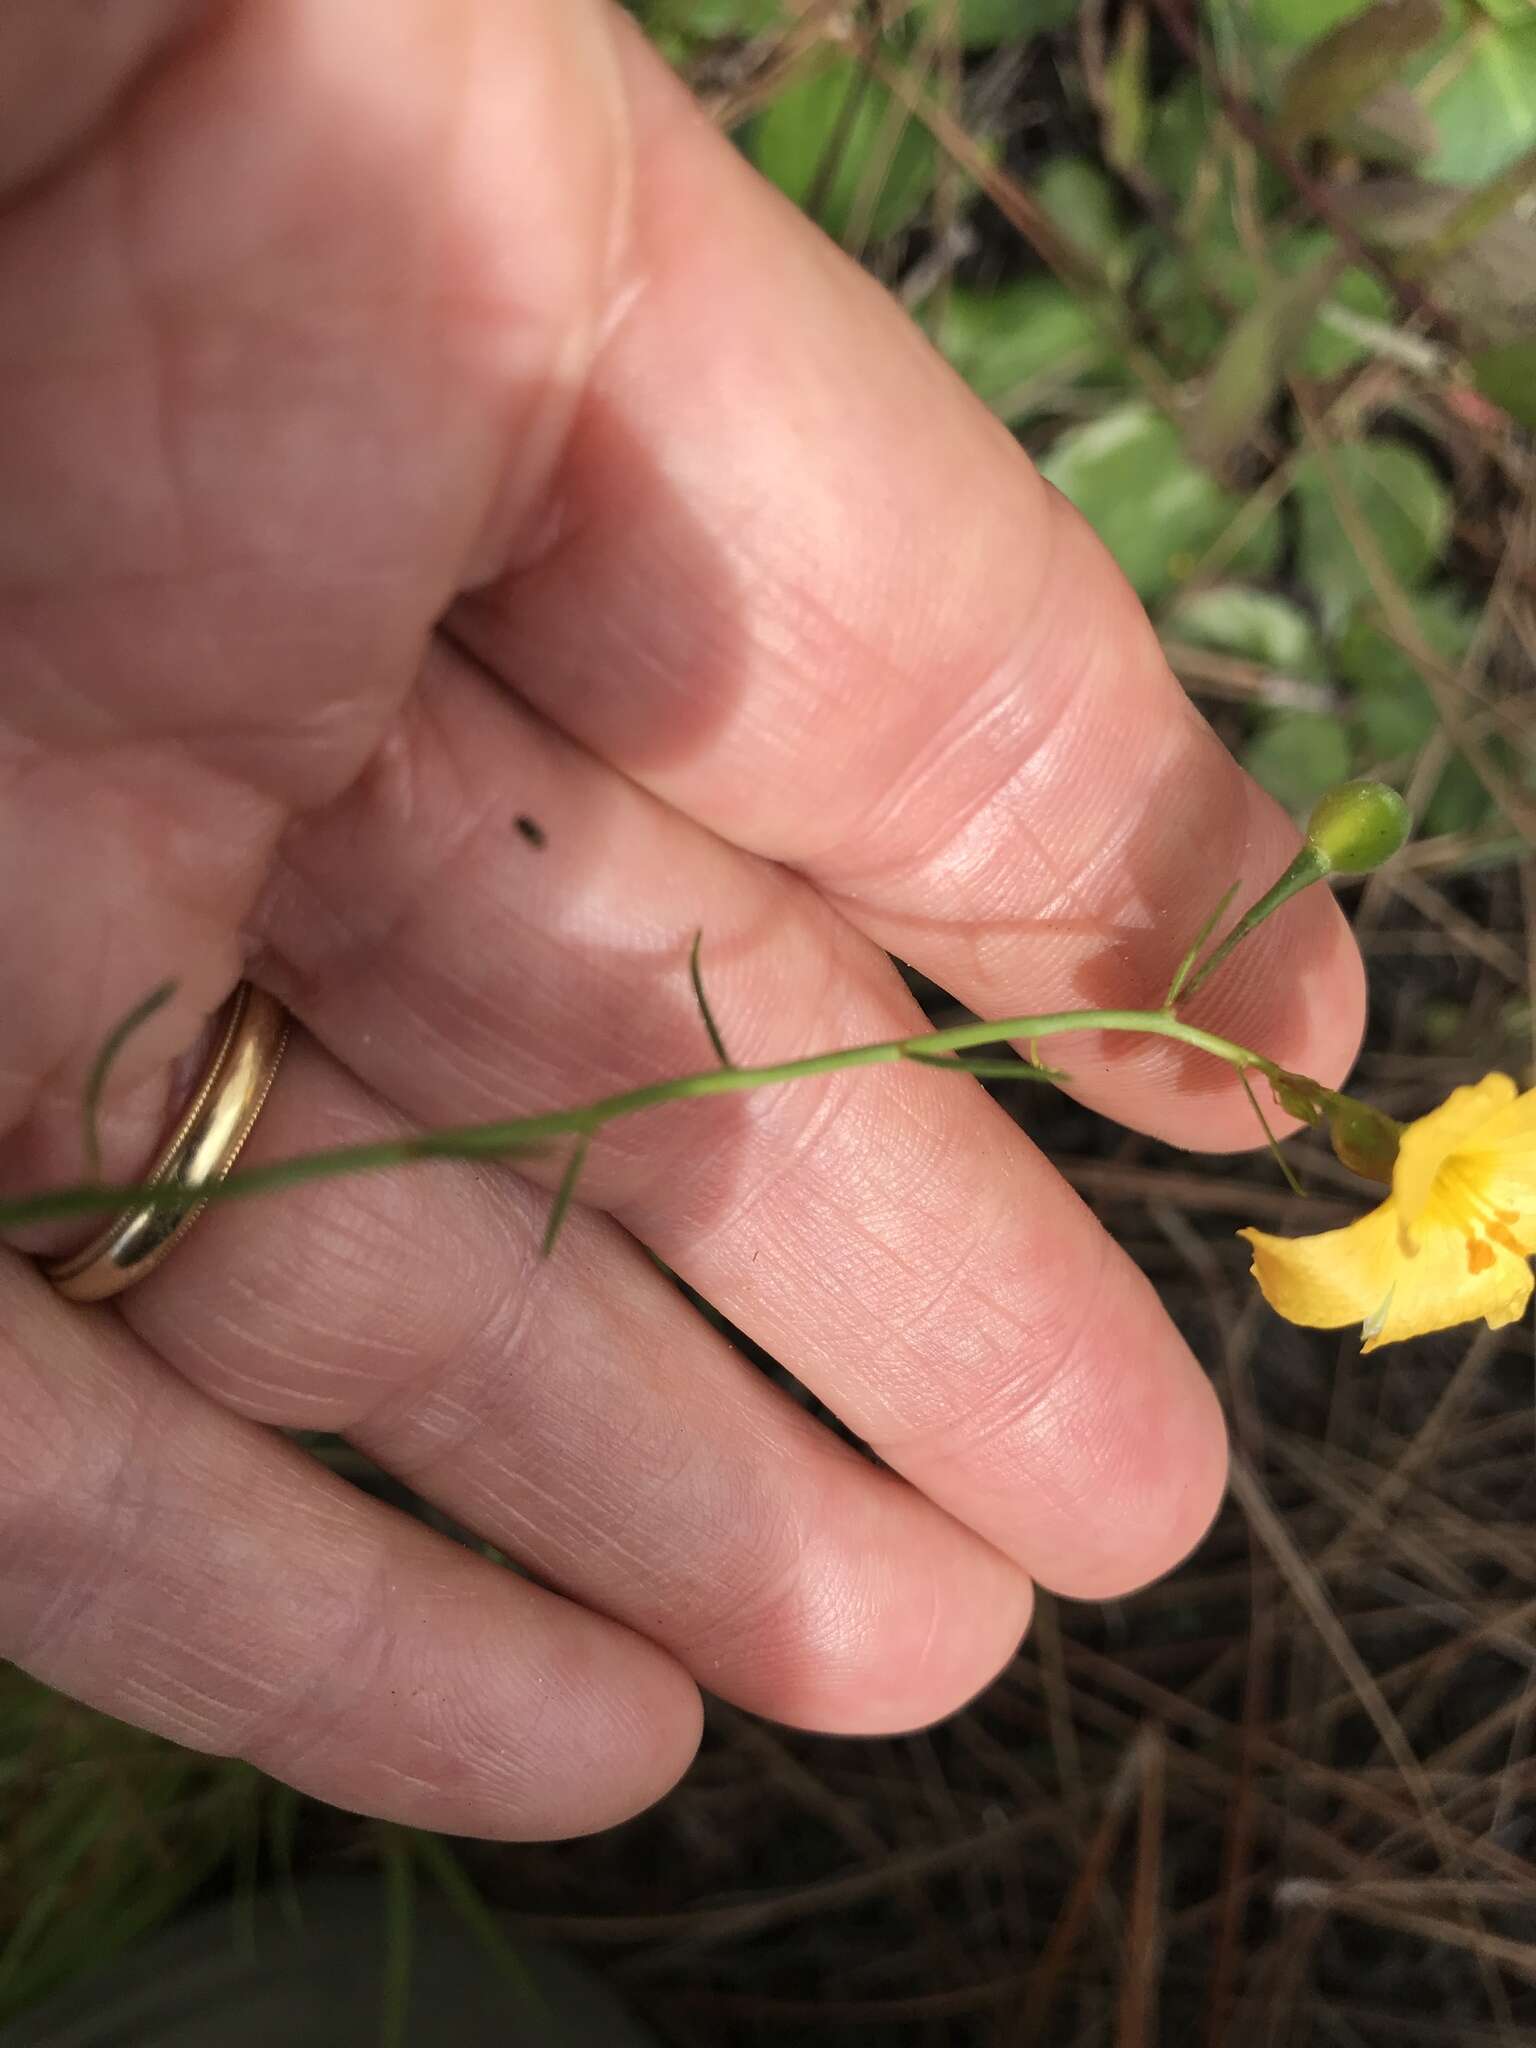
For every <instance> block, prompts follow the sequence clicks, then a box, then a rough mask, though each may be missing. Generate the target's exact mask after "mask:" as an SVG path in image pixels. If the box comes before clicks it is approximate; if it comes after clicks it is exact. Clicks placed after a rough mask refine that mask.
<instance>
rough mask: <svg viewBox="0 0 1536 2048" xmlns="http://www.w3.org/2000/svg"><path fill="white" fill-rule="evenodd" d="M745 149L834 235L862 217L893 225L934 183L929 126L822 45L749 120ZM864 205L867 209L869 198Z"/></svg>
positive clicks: (904, 221) (880, 227)
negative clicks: (805, 67)
mask: <svg viewBox="0 0 1536 2048" xmlns="http://www.w3.org/2000/svg"><path fill="white" fill-rule="evenodd" d="M747 154H748V155H749V156H750V157H751V159H752V161H753V162H754V163H755V164H756V165H757V168H758V169H759V170H760V171H761V172H762V173H763V174H764V176H765V177H768V178H771V179H772V180H773V182H774V184H775V185H777V186H778V188H779V190H780V191H781V192H783V193H785V194H787V196H788V197H789V198H791V199H793V200H794V201H795V203H796V204H797V205H799V206H803V207H806V208H807V209H808V210H810V207H811V202H812V201H813V200H816V201H817V204H816V206H815V209H814V211H815V217H816V218H817V219H818V220H819V221H820V222H821V225H822V226H823V227H824V228H825V229H826V230H827V232H828V234H830V235H834V236H836V237H837V239H838V240H839V241H842V240H844V239H846V237H847V235H848V232H849V230H850V228H851V227H852V226H853V224H854V223H855V221H856V220H857V219H859V218H861V217H863V218H867V221H868V229H869V233H870V234H871V235H872V236H874V237H875V238H876V239H879V238H880V237H882V236H885V235H893V234H896V233H897V232H898V231H899V230H900V229H901V228H904V227H906V226H907V225H908V224H909V223H910V222H911V221H912V220H913V219H915V218H916V216H917V215H918V214H919V213H920V212H921V211H922V208H923V206H924V205H925V203H926V202H927V199H928V196H929V194H930V193H931V192H932V190H933V182H934V176H935V170H936V163H937V158H936V153H935V149H934V144H933V139H932V137H931V136H930V135H929V133H928V131H927V129H926V128H924V127H923V126H922V124H921V123H920V122H918V121H914V120H913V119H912V118H911V116H910V115H909V114H908V113H907V112H906V110H905V109H904V108H900V107H898V106H897V105H896V104H895V103H894V102H893V100H892V98H891V95H890V94H889V93H888V92H887V91H886V89H885V87H884V86H883V85H881V84H879V83H878V81H877V80H875V79H873V78H871V77H870V76H869V75H868V73H867V72H866V71H865V70H864V69H863V67H862V66H861V65H859V64H857V63H856V62H855V61H854V60H853V59H852V58H851V57H845V56H843V55H841V54H840V53H838V52H827V53H826V54H824V55H823V56H821V57H820V58H818V59H817V60H816V62H815V63H814V64H813V65H812V66H811V67H810V68H809V69H808V70H806V71H804V72H802V73H801V74H799V75H798V76H797V77H796V78H794V79H793V80H792V81H791V82H790V83H789V84H788V85H787V86H786V87H785V88H784V90H783V91H782V92H781V93H780V94H779V95H778V97H777V98H776V99H774V100H772V101H771V102H770V103H769V105H768V106H767V107H765V108H764V110H763V112H762V113H761V114H760V115H759V116H758V117H757V119H756V120H755V121H754V122H753V123H752V125H751V128H750V129H749V131H748V135H747ZM866 207H868V208H869V211H868V212H867V214H866V213H865V208H866Z"/></svg>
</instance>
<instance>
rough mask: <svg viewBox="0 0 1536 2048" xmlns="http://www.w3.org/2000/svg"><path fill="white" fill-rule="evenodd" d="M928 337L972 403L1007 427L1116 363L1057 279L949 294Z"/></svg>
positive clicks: (1087, 317) (1100, 331) (1033, 279)
mask: <svg viewBox="0 0 1536 2048" xmlns="http://www.w3.org/2000/svg"><path fill="white" fill-rule="evenodd" d="M931 331H932V334H933V340H934V342H935V344H936V346H937V347H938V348H939V349H940V350H941V351H942V352H943V354H944V355H945V356H946V357H947V358H948V360H949V362H950V363H951V364H953V366H954V368H955V369H957V370H958V371H959V373H960V375H961V376H962V377H964V379H965V381H966V382H967V383H968V384H969V385H970V387H971V389H972V390H973V391H974V392H975V393H976V395H977V396H978V397H979V398H980V399H981V400H982V401H983V402H984V403H985V404H987V405H989V406H991V408H992V410H993V411H994V412H996V413H997V414H998V415H999V417H1000V418H1002V419H1004V420H1006V421H1007V422H1008V423H1009V425H1010V426H1012V425H1016V424H1018V423H1019V422H1020V421H1022V420H1025V419H1028V418H1029V417H1030V416H1031V414H1033V413H1035V412H1037V411H1039V410H1040V409H1041V408H1042V406H1044V405H1047V404H1049V402H1050V400H1051V398H1052V396H1053V395H1056V394H1059V393H1060V390H1061V388H1062V387H1063V386H1064V385H1067V384H1070V383H1071V382H1073V381H1074V380H1076V379H1077V378H1079V377H1086V376H1094V375H1102V374H1104V373H1105V372H1106V371H1108V370H1110V369H1111V368H1112V367H1113V366H1114V364H1115V361H1116V357H1115V354H1114V349H1113V347H1112V345H1111V343H1110V341H1109V339H1108V337H1107V336H1106V335H1105V334H1104V331H1103V329H1102V328H1101V327H1100V325H1099V323H1098V321H1097V320H1096V319H1095V318H1094V316H1093V315H1092V314H1091V313H1090V312H1089V311H1088V310H1087V309H1086V308H1085V307H1084V306H1083V304H1082V303H1081V301H1080V300H1079V299H1077V298H1075V297H1074V296H1073V294H1072V293H1071V292H1070V291H1069V290H1068V289H1067V287H1066V286H1065V285H1064V284H1060V283H1058V282H1057V280H1056V279H1055V278H1054V277H1030V278H1022V279H1019V280H1018V281H1016V282H1015V283H1012V284H1006V285H1002V286H1000V287H999V289H998V290H996V291H991V292H979V291H972V290H970V289H969V288H967V287H966V286H964V285H955V286H953V287H951V289H950V291H949V293H948V295H947V297H946V299H945V301H944V303H943V305H942V307H941V309H940V310H939V311H938V313H937V314H936V316H935V318H934V320H933V322H932V327H931Z"/></svg>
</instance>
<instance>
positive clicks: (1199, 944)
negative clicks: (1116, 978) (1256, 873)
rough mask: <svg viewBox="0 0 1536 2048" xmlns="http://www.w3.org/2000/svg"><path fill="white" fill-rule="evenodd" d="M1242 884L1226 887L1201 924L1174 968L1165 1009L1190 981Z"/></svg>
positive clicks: (1170, 1007)
mask: <svg viewBox="0 0 1536 2048" xmlns="http://www.w3.org/2000/svg"><path fill="white" fill-rule="evenodd" d="M1241 886H1242V884H1241V883H1240V882H1233V883H1232V884H1231V885H1230V886H1229V887H1228V888H1227V889H1225V890H1224V891H1223V892H1222V896H1221V901H1220V902H1219V903H1218V904H1217V905H1216V908H1215V909H1214V910H1213V911H1212V912H1211V914H1210V916H1209V917H1208V918H1207V919H1206V920H1205V923H1204V924H1203V925H1201V927H1200V929H1199V931H1197V932H1196V933H1195V938H1194V944H1193V945H1192V946H1191V947H1190V949H1189V951H1188V952H1187V953H1186V954H1185V955H1184V958H1183V959H1182V960H1181V961H1180V962H1179V964H1178V966H1177V968H1176V969H1175V970H1174V976H1173V979H1172V981H1171V982H1169V984H1168V993H1167V995H1165V996H1164V997H1163V1008H1164V1009H1165V1010H1171V1009H1172V1008H1173V1006H1174V1004H1175V1003H1176V1002H1177V1001H1178V1000H1179V997H1180V995H1181V994H1182V992H1183V988H1184V984H1185V982H1186V981H1188V979H1189V977H1190V972H1191V970H1192V968H1193V967H1194V964H1195V962H1196V961H1197V960H1198V959H1199V958H1200V955H1201V953H1202V952H1203V951H1204V950H1205V942H1206V940H1207V939H1209V937H1210V936H1211V933H1212V932H1213V931H1215V929H1216V927H1217V925H1219V924H1220V923H1221V920H1222V918H1223V917H1224V916H1225V915H1226V909H1227V905H1228V904H1229V903H1230V902H1231V901H1232V898H1233V897H1234V896H1235V895H1236V894H1237V892H1238V890H1239V888H1241Z"/></svg>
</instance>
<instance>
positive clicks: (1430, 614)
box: [1332, 590, 1477, 766]
mask: <svg viewBox="0 0 1536 2048" xmlns="http://www.w3.org/2000/svg"><path fill="white" fill-rule="evenodd" d="M1409 602H1410V604H1411V606H1412V610H1413V617H1414V623H1415V625H1416V626H1417V627H1418V630H1419V632H1420V633H1421V634H1422V635H1423V636H1424V639H1425V641H1426V643H1427V644H1428V645H1429V646H1430V647H1431V648H1432V649H1433V650H1434V652H1435V653H1436V654H1438V655H1440V656H1442V657H1443V658H1444V659H1445V660H1447V661H1451V662H1455V661H1459V660H1460V659H1461V657H1462V655H1463V654H1465V653H1466V651H1467V648H1468V646H1469V645H1470V644H1471V640H1472V634H1473V632H1474V630H1475V628H1476V624H1477V620H1476V615H1475V614H1474V613H1472V612H1470V611H1469V610H1468V609H1467V607H1466V603H1465V601H1464V599H1463V598H1462V597H1461V596H1460V594H1459V593H1457V592H1455V591H1448V590H1424V591H1416V592H1415V593H1414V595H1413V596H1412V598H1411V599H1410V600H1409ZM1332 653H1333V666H1334V670H1335V672H1336V673H1337V675H1338V677H1339V680H1340V681H1341V682H1344V683H1347V684H1348V685H1349V687H1350V694H1351V697H1352V699H1353V705H1354V720H1355V727H1356V730H1357V732H1358V735H1359V739H1360V745H1361V749H1362V751H1363V753H1364V755H1365V758H1366V763H1367V765H1370V766H1374V765H1376V764H1378V763H1380V762H1383V761H1396V760H1401V759H1403V758H1405V757H1407V756H1411V755H1414V754H1416V753H1417V752H1418V751H1419V749H1420V748H1421V747H1422V746H1423V745H1424V744H1425V742H1426V741H1427V740H1428V739H1429V738H1430V736H1431V735H1432V734H1433V733H1434V732H1435V731H1436V730H1437V729H1438V727H1439V723H1440V718H1439V713H1438V712H1437V711H1436V710H1435V704H1434V699H1433V698H1432V697H1431V696H1430V694H1429V691H1428V690H1427V689H1426V688H1425V686H1424V682H1423V679H1422V677H1421V676H1420V674H1419V671H1418V667H1417V664H1416V663H1415V662H1414V659H1413V657H1412V655H1410V654H1406V653H1404V651H1403V649H1402V648H1401V647H1399V646H1398V644H1397V642H1396V641H1395V640H1394V639H1393V638H1392V637H1391V635H1390V634H1389V633H1388V632H1387V631H1386V628H1385V626H1384V625H1383V623H1382V619H1381V612H1380V609H1379V607H1378V606H1377V605H1376V604H1375V603H1374V602H1372V601H1367V602H1366V603H1364V604H1360V605H1357V606H1356V608H1355V610H1354V611H1353V612H1352V613H1351V614H1350V616H1349V619H1348V620H1347V621H1346V623H1345V625H1344V627H1343V630H1342V631H1341V632H1340V633H1339V634H1338V636H1337V638H1336V639H1335V640H1334V643H1333V649H1332Z"/></svg>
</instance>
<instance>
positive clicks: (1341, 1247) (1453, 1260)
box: [1238, 1202, 1532, 1351]
mask: <svg viewBox="0 0 1536 2048" xmlns="http://www.w3.org/2000/svg"><path fill="white" fill-rule="evenodd" d="M1394 1211H1395V1203H1394V1202H1383V1203H1382V1205H1381V1207H1380V1208H1379V1209H1373V1210H1372V1211H1371V1212H1370V1214H1369V1215H1368V1216H1362V1217H1361V1218H1360V1220H1359V1221H1358V1222H1357V1223H1351V1224H1348V1225H1347V1226H1346V1227H1345V1228H1344V1229H1343V1230H1326V1231H1323V1232H1322V1233H1321V1234H1320V1235H1319V1236H1317V1237H1297V1238H1286V1237H1270V1236H1269V1235H1268V1234H1267V1233H1266V1232H1264V1231H1262V1230H1243V1231H1239V1233H1238V1235H1239V1236H1240V1237H1245V1238H1247V1240H1248V1242H1249V1243H1250V1244H1251V1245H1252V1246H1253V1272H1254V1278H1255V1279H1256V1280H1257V1281H1258V1283H1259V1287H1260V1289H1261V1291H1262V1293H1263V1295H1264V1299H1265V1300H1266V1301H1267V1302H1268V1303H1269V1305H1270V1307H1271V1308H1273V1309H1275V1310H1276V1311H1277V1312H1278V1313H1279V1314H1280V1315H1283V1316H1284V1317H1285V1318H1286V1320H1287V1321H1288V1322H1293V1323H1302V1324H1305V1325H1306V1326H1307V1327H1308V1328H1310V1329H1315V1330H1337V1329H1341V1328H1342V1327H1343V1326H1344V1325H1345V1324H1347V1323H1359V1324H1361V1325H1362V1326H1363V1327H1364V1329H1365V1332H1366V1334H1365V1341H1364V1345H1363V1347H1362V1348H1363V1349H1364V1350H1366V1351H1375V1350H1376V1349H1377V1348H1378V1347H1379V1346H1380V1345H1383V1344H1399V1343H1401V1342H1402V1341H1403V1339H1404V1338H1406V1337H1423V1336H1427V1335H1428V1334H1429V1333H1430V1332H1431V1331H1432V1330H1448V1329H1450V1328H1452V1327H1453V1326H1454V1325H1455V1324H1457V1323H1469V1322H1473V1321H1475V1320H1476V1318H1477V1317H1479V1316H1482V1317H1484V1318H1485V1319H1486V1320H1487V1322H1488V1324H1489V1326H1490V1328H1493V1329H1498V1328H1500V1327H1501V1326H1502V1325H1503V1324H1505V1323H1512V1322H1514V1321H1515V1319H1516V1318H1517V1317H1518V1316H1519V1315H1520V1314H1521V1313H1522V1312H1523V1310H1524V1308H1525V1305H1526V1303H1527V1301H1529V1299H1530V1297H1531V1287H1532V1281H1531V1271H1530V1268H1529V1266H1528V1265H1527V1264H1526V1262H1525V1261H1524V1259H1521V1258H1517V1257H1516V1256H1515V1255H1514V1253H1512V1252H1509V1251H1506V1250H1505V1249H1503V1248H1502V1247H1501V1246H1497V1245H1485V1246H1483V1247H1481V1248H1480V1250H1479V1252H1478V1254H1477V1257H1479V1258H1481V1259H1486V1261H1487V1263H1486V1264H1484V1265H1483V1266H1482V1269H1481V1270H1480V1271H1474V1270H1473V1254H1471V1253H1470V1252H1469V1249H1468V1245H1467V1240H1466V1238H1465V1237H1464V1236H1463V1235H1462V1233H1461V1232H1460V1231H1458V1230H1454V1229H1446V1228H1443V1227H1441V1226H1439V1225H1437V1224H1436V1225H1432V1226H1431V1227H1429V1228H1427V1229H1425V1230H1424V1232H1423V1233H1422V1236H1421V1238H1420V1239H1419V1243H1418V1250H1417V1251H1416V1252H1413V1253H1411V1254H1409V1253H1405V1252H1404V1251H1403V1249H1402V1245H1401V1240H1400V1238H1399V1235H1398V1230H1397V1219H1396V1216H1395V1213H1394Z"/></svg>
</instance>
